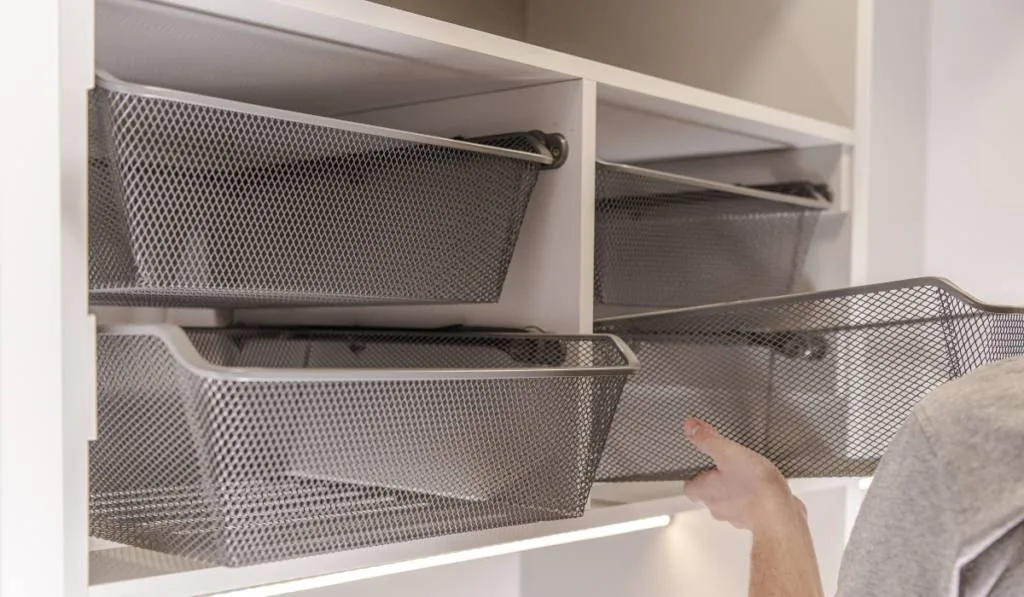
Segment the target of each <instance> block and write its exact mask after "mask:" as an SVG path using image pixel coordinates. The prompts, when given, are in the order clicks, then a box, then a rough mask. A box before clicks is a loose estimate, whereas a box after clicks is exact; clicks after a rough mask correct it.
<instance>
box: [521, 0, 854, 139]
mask: <svg viewBox="0 0 1024 597" xmlns="http://www.w3.org/2000/svg"><path fill="white" fill-rule="evenodd" d="M856 15H857V0H824V1H823V0H756V1H751V0H714V1H711V0H632V1H631V2H628V3H624V2H622V1H621V0H530V2H529V7H528V11H527V40H528V41H530V42H531V43H536V44H538V45H542V46H546V47H550V48H553V49H556V50H561V51H565V52H568V53H570V54H576V55H580V56H585V57H587V58H593V59H594V60H598V61H601V62H606V63H610V64H614V65H616V66H621V67H624V68H629V69H632V70H637V71H640V72H644V73H647V74H651V75H655V76H658V77H662V78H665V79H670V80H674V81H679V82H682V83H686V84H688V85H693V86H695V87H700V88H703V89H708V90H711V91H716V92H719V93H723V94H726V95H730V96H733V97H737V98H741V99H746V100H750V101H753V102H757V103H761V104H764V105H767V106H772V107H776V108H781V109H784V110H788V111H791V112H796V113H799V114H804V115H806V116H811V117H814V118H819V119H821V120H825V121H829V122H834V123H837V124H841V125H851V124H852V123H853V106H854V73H855V56H856V52H855V48H856Z"/></svg>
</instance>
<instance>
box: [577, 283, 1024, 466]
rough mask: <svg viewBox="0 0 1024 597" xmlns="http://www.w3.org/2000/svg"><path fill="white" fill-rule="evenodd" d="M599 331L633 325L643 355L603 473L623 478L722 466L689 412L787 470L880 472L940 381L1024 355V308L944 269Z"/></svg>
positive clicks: (692, 310) (606, 325) (630, 334)
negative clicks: (690, 429) (968, 286)
mask: <svg viewBox="0 0 1024 597" xmlns="http://www.w3.org/2000/svg"><path fill="white" fill-rule="evenodd" d="M595 329H596V330H599V331H602V332H606V333H615V334H619V335H621V336H622V337H623V339H624V340H625V341H626V343H627V344H630V345H631V347H632V348H633V349H634V351H635V352H636V353H637V355H638V358H639V359H640V361H641V365H642V366H641V369H640V371H639V372H638V373H637V374H636V375H635V376H633V377H632V378H631V379H630V381H628V382H627V385H626V389H625V391H624V393H623V398H622V400H621V402H620V405H619V411H618V413H617V415H616V421H615V424H614V425H613V429H612V432H611V434H610V436H609V441H608V443H607V444H606V448H605V454H604V457H603V459H602V464H601V466H600V467H599V470H598V480H600V481H610V482H615V481H620V482H621V481H656V480H678V479H683V480H685V479H688V478H691V477H692V476H694V475H696V474H698V473H700V472H701V471H703V470H707V469H708V468H709V467H710V466H712V463H711V461H710V460H709V459H707V458H706V457H705V456H703V455H701V454H699V453H697V452H696V451H694V450H693V449H692V447H691V446H689V444H688V443H687V442H686V441H685V439H684V438H683V437H682V435H681V427H680V426H681V424H682V421H683V419H685V418H686V417H688V416H702V417H705V418H712V419H715V420H716V421H715V423H716V424H717V425H719V426H720V427H721V428H722V429H723V433H724V434H725V435H727V436H732V437H733V439H736V440H737V441H740V443H743V444H745V445H747V446H748V447H750V448H752V449H754V450H756V451H762V453H764V454H765V455H766V456H767V457H769V459H771V460H773V461H774V462H775V464H776V465H778V466H779V467H780V469H782V471H783V473H784V474H785V475H787V476H790V477H846V476H851V477H860V476H867V475H870V474H871V473H872V472H873V471H874V468H875V466H876V465H877V462H878V460H879V459H880V458H881V456H882V454H883V453H884V450H885V448H886V446H887V445H888V442H889V441H891V439H892V437H893V436H894V435H895V433H896V432H897V431H898V429H899V428H900V426H901V425H902V423H903V422H904V421H905V420H906V418H907V417H908V416H910V413H911V412H912V410H913V408H914V407H915V406H916V405H917V403H918V402H919V401H920V400H921V399H922V398H923V397H924V396H925V395H926V394H927V393H928V392H929V391H931V390H932V389H934V388H935V387H937V386H938V385H941V384H942V383H945V382H948V381H950V380H952V379H956V378H958V377H960V376H963V375H966V374H967V373H969V372H970V371H973V370H974V369H976V368H978V367H980V366H983V365H986V364H989V363H993V362H996V361H999V360H1002V359H1005V358H1011V357H1016V356H1021V355H1024V308H1019V307H1010V306H1001V305H990V304H987V303H984V302H982V301H980V300H978V299H977V298H975V297H973V296H972V295H970V294H968V293H967V292H965V291H963V290H962V289H960V288H959V287H957V286H956V285H954V284H952V283H951V282H949V281H948V280H945V279H942V278H934V277H923V278H915V279H910V280H900V281H894V282H886V283H880V284H873V285H866V286H859V287H853V288H844V289H838V290H829V291H821V292H808V293H800V294H794V295H787V296H780V297H771V298H766V299H754V300H744V301H732V302H725V303H720V304H716V305H709V306H704V307H689V308H681V309H667V310H660V311H652V312H648V313H642V314H633V315H622V316H616V317H608V318H604V319H600V320H598V321H596V322H595ZM652 417H653V418H652ZM666 417H667V418H670V419H672V420H671V421H663V420H661V419H663V418H666ZM676 419H678V420H676Z"/></svg>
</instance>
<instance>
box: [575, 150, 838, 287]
mask: <svg viewBox="0 0 1024 597" xmlns="http://www.w3.org/2000/svg"><path fill="white" fill-rule="evenodd" d="M819 190H820V189H819V188H816V187H815V186H814V185H809V184H804V185H799V184H797V185H792V186H791V188H786V187H785V186H780V187H778V188H777V189H773V190H765V189H760V188H751V187H741V186H736V185H728V184H722V183H716V182H711V181H706V180H701V179H696V178H691V177H688V176H682V175H677V174H669V173H665V172H659V171H655V170H649V169H645V168H638V167H635V166H624V165H620V164H609V163H604V162H598V164H597V190H596V197H597V206H596V210H597V214H596V218H597V229H596V243H595V250H596V254H595V260H596V261H595V279H594V292H595V300H596V301H597V302H598V303H601V304H608V305H639V306H661V307H690V306H695V305H706V304H711V303H718V302H724V301H732V300H741V299H748V298H760V297H765V296H776V295H782V294H787V293H789V292H792V290H793V288H794V283H795V282H796V281H797V276H798V274H799V273H800V271H801V269H802V268H803V262H804V258H805V256H806V254H807V249H808V246H809V244H810V241H811V237H812V236H813V234H814V228H815V225H816V223H817V220H818V214H819V212H820V211H821V210H822V209H825V208H827V207H829V205H830V203H829V201H828V200H826V199H824V198H822V197H820V196H819ZM779 191H785V192H779ZM793 193H798V194H802V195H805V196H804V197H801V196H798V195H796V194H793Z"/></svg>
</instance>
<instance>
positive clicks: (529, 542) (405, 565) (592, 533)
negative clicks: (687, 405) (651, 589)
mask: <svg viewBox="0 0 1024 597" xmlns="http://www.w3.org/2000/svg"><path fill="white" fill-rule="evenodd" d="M670 522H672V517H671V516H668V515H664V516H653V517H651V518H642V519H640V520H633V521H630V522H620V523H617V524H609V525H606V526H600V527H594V528H590V529H582V530H579V531H568V532H566V533H558V534H556V535H546V536H544V537H535V538H533V539H523V540H521V541H512V542H511V543H502V544H500V545H488V546H487V547H478V548H476V549H467V550H465V551H456V552H452V553H445V554H440V555H436V556H430V557H426V558H420V559H417V560H408V561H405V562H396V563H394V564H384V565H382V566H371V567H369V568H360V569H358V570H348V571H346V572H337V573H335V574H325V575H323V576H314V577H311V578H303V579H301V580H290V581H286V582H279V583H274V584H270V585H263V586H260V587H252V588H249V589H239V590H237V591H227V592H224V593H216V594H214V595H210V596H209V597H274V596H276V595H287V594H288V593H298V592H300V591H309V590H311V589H321V588H324V587H331V586H334V585H340V584H344V583H349V582H354V581H357V580H366V579H370V578H377V577H379V576H387V575H389V574H399V573H402V572H412V571H414V570H423V569H425V568H434V567H436V566H446V565H448V564H457V563H459V562H468V561H471V560H482V559H484V558H492V557H495V556H503V555H507V554H511V553H518V552H522V551H529V550H531V549H540V548H542V547H550V546H552V545H564V544H566V543H574V542H576V541H586V540H588V539H600V538H602V537H612V536H614V535H622V534H625V533H633V532H636V531H645V530H648V529H656V528H659V527H665V526H668V525H669V523H670Z"/></svg>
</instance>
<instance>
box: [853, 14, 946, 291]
mask: <svg viewBox="0 0 1024 597" xmlns="http://www.w3.org/2000/svg"><path fill="white" fill-rule="evenodd" d="M930 1H931V0H903V1H900V2H875V1H873V0H861V2H862V4H863V8H862V11H861V13H862V14H861V18H862V21H863V23H864V25H863V26H862V30H864V31H865V32H866V33H868V35H866V36H864V37H862V39H861V44H862V47H861V56H860V60H861V61H862V64H861V65H860V67H861V69H860V76H861V77H862V79H863V82H862V85H861V88H860V89H859V90H858V92H859V93H860V94H861V96H860V99H859V100H858V102H859V105H858V115H857V118H858V122H857V135H858V144H857V147H856V150H855V153H854V160H855V165H854V168H855V171H856V185H855V188H854V191H855V193H856V195H855V196H856V200H855V203H856V206H855V209H854V219H855V221H854V231H855V236H854V241H855V251H856V254H857V257H858V260H857V262H856V267H855V282H856V283H870V282H879V281H885V280H894V279H900V278H911V277H915V276H919V275H921V274H922V273H923V267H924V201H925V165H926V154H927V147H926V137H927V130H926V121H927V107H928V98H927V70H928V39H929V26H928V14H929V5H930Z"/></svg>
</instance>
